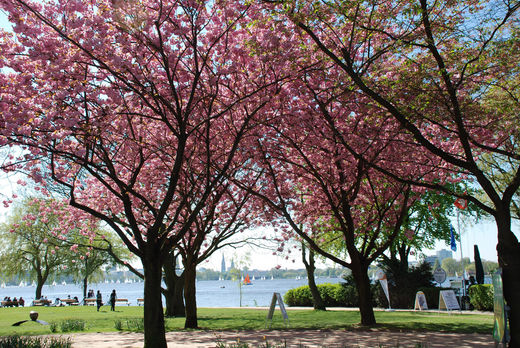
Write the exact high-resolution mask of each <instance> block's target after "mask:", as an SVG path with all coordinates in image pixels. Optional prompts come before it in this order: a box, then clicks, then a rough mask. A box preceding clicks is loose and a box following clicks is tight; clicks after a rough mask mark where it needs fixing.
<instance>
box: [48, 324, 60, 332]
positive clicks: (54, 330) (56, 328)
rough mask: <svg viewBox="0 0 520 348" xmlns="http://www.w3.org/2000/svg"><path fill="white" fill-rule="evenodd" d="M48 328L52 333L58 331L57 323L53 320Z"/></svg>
mask: <svg viewBox="0 0 520 348" xmlns="http://www.w3.org/2000/svg"><path fill="white" fill-rule="evenodd" d="M49 329H50V330H51V332H52V333H56V332H58V323H57V322H55V321H53V322H52V323H49Z"/></svg>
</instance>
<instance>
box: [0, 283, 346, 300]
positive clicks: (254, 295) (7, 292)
mask: <svg viewBox="0 0 520 348" xmlns="http://www.w3.org/2000/svg"><path fill="white" fill-rule="evenodd" d="M341 280H342V279H341V278H317V279H316V283H318V284H323V283H338V282H340V281H341ZM252 282H253V284H252V285H247V286H242V287H241V288H242V306H243V307H261V306H269V304H270V303H271V298H272V296H273V292H279V293H280V294H281V295H282V296H283V295H284V294H285V293H286V292H287V290H289V289H293V288H296V287H299V286H303V285H307V280H306V279H272V280H271V279H265V280H253V281H252ZM143 286H144V283H99V284H90V285H89V286H88V288H89V289H94V291H95V292H97V290H100V291H101V294H102V295H103V302H106V301H107V300H108V297H109V295H110V293H111V292H112V289H115V290H116V292H117V297H118V298H126V299H128V300H129V301H130V304H131V305H133V306H135V305H137V299H138V298H142V297H143ZM35 291H36V287H35V286H30V285H29V286H7V287H3V288H0V299H3V298H4V297H5V296H10V297H11V298H13V297H16V298H19V297H20V296H22V297H23V298H24V299H25V303H26V305H30V303H31V302H32V300H33V299H34V294H35ZM82 293H83V290H82V288H81V287H80V286H79V285H75V284H70V285H68V284H67V285H62V284H57V285H44V286H43V291H42V295H43V296H47V298H48V299H50V300H54V299H56V298H67V296H68V295H70V296H71V297H74V296H77V297H78V298H79V299H81V298H82V297H83V295H82ZM163 303H164V298H163ZM238 306H240V288H239V286H238V284H237V282H234V281H231V280H204V281H198V282H197V307H238Z"/></svg>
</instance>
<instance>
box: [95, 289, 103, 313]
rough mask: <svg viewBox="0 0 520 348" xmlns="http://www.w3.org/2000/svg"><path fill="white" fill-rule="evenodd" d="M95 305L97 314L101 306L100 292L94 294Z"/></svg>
mask: <svg viewBox="0 0 520 348" xmlns="http://www.w3.org/2000/svg"><path fill="white" fill-rule="evenodd" d="M96 304H97V311H98V312H99V307H101V306H102V305H103V297H102V296H101V292H100V291H99V290H98V291H97V294H96Z"/></svg>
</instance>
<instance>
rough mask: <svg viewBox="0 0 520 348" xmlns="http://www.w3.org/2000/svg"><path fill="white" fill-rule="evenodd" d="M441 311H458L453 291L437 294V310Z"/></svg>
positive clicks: (458, 307) (442, 291)
mask: <svg viewBox="0 0 520 348" xmlns="http://www.w3.org/2000/svg"><path fill="white" fill-rule="evenodd" d="M441 309H446V310H448V311H450V310H453V309H457V310H460V306H459V302H458V301H457V297H455V292H453V290H441V292H440V293H439V310H441Z"/></svg>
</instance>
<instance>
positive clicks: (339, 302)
mask: <svg viewBox="0 0 520 348" xmlns="http://www.w3.org/2000/svg"><path fill="white" fill-rule="evenodd" d="M318 291H319V292H320V295H321V298H322V299H323V302H324V303H325V306H326V307H339V306H345V302H344V300H343V299H344V297H345V294H344V293H343V289H342V286H341V284H330V283H325V284H320V285H318ZM283 299H284V302H285V303H286V304H287V305H288V306H291V307H293V306H300V307H312V306H313V302H312V294H311V290H310V289H309V286H308V285H304V286H300V287H299V288H295V289H291V290H289V291H287V292H286V293H285V295H284V298H283Z"/></svg>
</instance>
